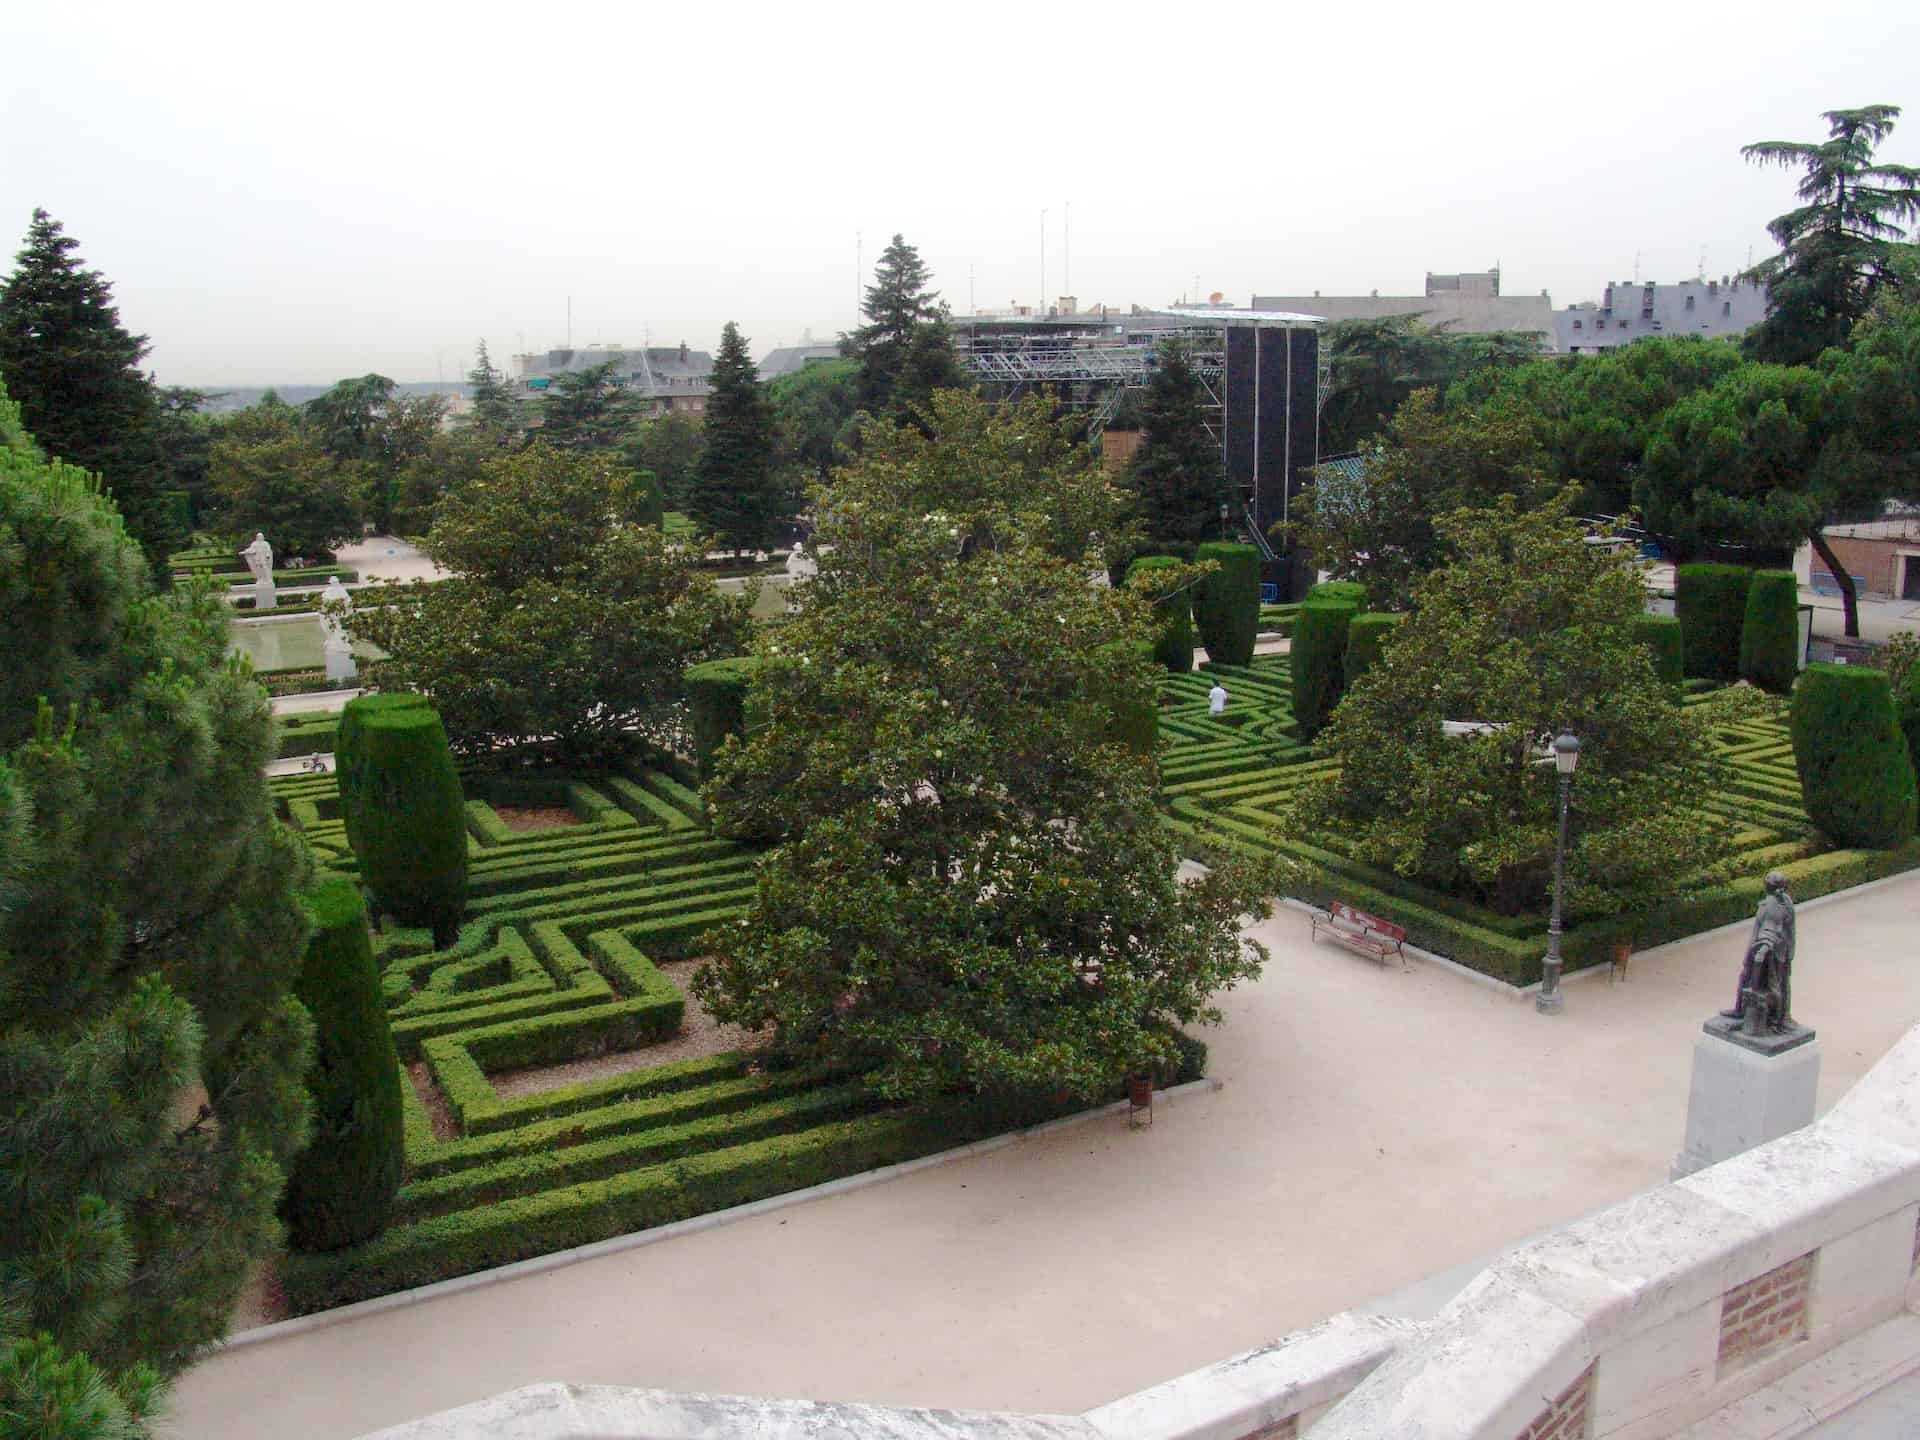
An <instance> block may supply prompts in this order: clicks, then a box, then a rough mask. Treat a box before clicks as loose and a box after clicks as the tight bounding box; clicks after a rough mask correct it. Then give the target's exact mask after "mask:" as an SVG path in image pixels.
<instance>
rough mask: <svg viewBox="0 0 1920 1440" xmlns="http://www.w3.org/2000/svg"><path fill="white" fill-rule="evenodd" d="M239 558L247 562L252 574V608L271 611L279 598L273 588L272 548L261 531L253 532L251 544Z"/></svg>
mask: <svg viewBox="0 0 1920 1440" xmlns="http://www.w3.org/2000/svg"><path fill="white" fill-rule="evenodd" d="M240 558H241V559H242V560H245V561H246V562H247V569H248V570H250V571H251V572H252V573H253V608H254V610H255V611H256V612H257V611H261V610H271V609H273V608H274V606H275V605H276V604H277V603H279V597H278V596H277V595H276V594H275V593H274V588H273V546H271V545H269V544H268V543H267V537H266V535H265V534H263V533H262V532H261V531H258V530H256V531H254V532H253V543H252V544H251V545H249V546H247V548H246V549H244V550H242V551H241V552H240Z"/></svg>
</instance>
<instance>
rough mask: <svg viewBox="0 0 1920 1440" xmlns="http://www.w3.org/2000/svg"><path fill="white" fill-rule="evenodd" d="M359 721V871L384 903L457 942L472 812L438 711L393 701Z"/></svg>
mask: <svg viewBox="0 0 1920 1440" xmlns="http://www.w3.org/2000/svg"><path fill="white" fill-rule="evenodd" d="M360 724H361V734H360V738H359V741H358V743H359V744H360V745H361V746H362V747H364V754H363V757H362V758H361V760H360V761H359V763H360V764H361V765H362V766H363V767H364V769H363V771H362V775H361V779H360V782H359V788H358V798H357V800H356V803H355V808H356V809H357V810H358V812H359V817H360V818H359V825H358V828H359V834H360V843H359V845H358V846H357V847H356V848H355V851H354V853H355V855H357V856H358V857H359V860H360V878H361V880H363V881H364V882H365V883H366V886H367V889H368V890H370V891H371V892H372V893H373V897H374V900H375V901H376V902H377V903H378V904H379V905H380V907H381V908H382V909H383V910H386V911H388V912H389V913H391V914H393V915H395V916H396V917H398V918H399V919H400V920H402V921H404V922H405V923H406V924H408V925H426V926H431V927H432V929H433V935H434V943H435V944H436V945H442V946H444V945H449V944H452V943H453V937H454V933H455V932H456V931H457V930H458V929H459V928H460V917H461V915H462V913H463V912H464V911H465V909H466V904H467V812H466V803H465V799H464V797H463V796H462V795H461V793H460V777H459V775H457V774H456V773H455V772H454V768H453V753H452V752H451V751H450V750H448V748H447V732H446V729H445V727H444V726H442V725H441V723H440V713H439V712H438V711H437V710H435V709H433V707H432V706H429V705H412V706H398V705H396V706H392V707H387V708H382V709H378V710H374V711H372V712H371V713H368V714H366V715H364V716H363V717H362V719H361V722H360Z"/></svg>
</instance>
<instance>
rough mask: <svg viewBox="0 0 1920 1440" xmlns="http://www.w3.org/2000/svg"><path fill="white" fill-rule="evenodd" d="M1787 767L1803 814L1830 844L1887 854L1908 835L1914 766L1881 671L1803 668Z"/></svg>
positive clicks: (1853, 667) (1796, 693)
mask: <svg viewBox="0 0 1920 1440" xmlns="http://www.w3.org/2000/svg"><path fill="white" fill-rule="evenodd" d="M1793 762H1794V765H1795V766H1796V768H1798V770H1799V771H1800V794H1801V797H1802V799H1803V800H1804V801H1805V803H1806V807H1807V814H1808V816H1809V817H1811V818H1812V820H1813V823H1814V824H1815V825H1816V826H1817V827H1819V829H1820V831H1821V832H1822V833H1823V834H1825V835H1826V836H1827V838H1828V839H1830V840H1832V841H1833V843H1834V844H1836V845H1841V846H1849V847H1861V848H1865V849H1873V850H1890V849H1892V848H1893V847H1894V846H1896V845H1900V844H1904V843H1905V842H1906V841H1907V840H1909V839H1911V838H1912V836H1913V824H1914V810H1915V795H1914V773H1913V761H1912V760H1911V759H1910V758H1909V757H1908V754H1907V742H1906V737H1905V736H1903V735H1902V734H1901V733H1900V726H1899V724H1898V723H1897V722H1896V721H1895V719H1894V710H1893V692H1892V689H1891V688H1890V687H1889V686H1888V684H1887V676H1886V672H1885V671H1882V670H1875V669H1873V668H1871V667H1869V666H1866V665H1829V664H1824V663H1822V664H1816V665H1809V666H1808V667H1807V668H1806V670H1805V671H1803V672H1802V673H1801V676H1800V684H1799V685H1798V687H1796V688H1795V690H1794V692H1793Z"/></svg>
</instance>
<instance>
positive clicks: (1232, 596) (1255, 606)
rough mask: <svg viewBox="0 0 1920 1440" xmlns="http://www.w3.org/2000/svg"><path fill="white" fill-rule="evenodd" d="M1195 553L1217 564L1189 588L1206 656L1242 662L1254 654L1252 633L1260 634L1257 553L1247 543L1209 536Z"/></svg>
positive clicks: (1224, 662) (1222, 661) (1197, 557)
mask: <svg viewBox="0 0 1920 1440" xmlns="http://www.w3.org/2000/svg"><path fill="white" fill-rule="evenodd" d="M1193 558H1194V559H1195V560H1202V561H1205V560H1211V561H1213V562H1214V564H1215V565H1216V566H1217V567H1218V568H1217V569H1216V570H1215V571H1214V572H1213V573H1212V574H1211V575H1209V576H1207V577H1206V579H1204V580H1202V581H1201V582H1200V583H1199V584H1198V585H1196V586H1194V589H1193V619H1194V625H1195V627H1196V628H1197V629H1198V630H1199V631H1200V643H1201V644H1202V645H1204V646H1205V647H1206V650H1207V659H1209V660H1211V661H1214V662H1215V663H1217V664H1221V665H1245V664H1247V663H1248V662H1249V661H1251V660H1252V659H1253V641H1254V637H1255V636H1256V635H1258V634H1259V633H1260V552H1259V551H1258V550H1256V549H1254V548H1253V546H1251V545H1235V544H1232V543H1230V542H1228V541H1225V540H1209V541H1208V542H1207V543H1206V544H1204V545H1202V546H1200V547H1199V548H1198V549H1197V550H1195V551H1194V556H1193Z"/></svg>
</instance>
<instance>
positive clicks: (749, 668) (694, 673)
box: [681, 655, 766, 775]
mask: <svg viewBox="0 0 1920 1440" xmlns="http://www.w3.org/2000/svg"><path fill="white" fill-rule="evenodd" d="M765 663H766V662H765V661H763V660H761V659H760V657H759V656H757V655H735V656H732V657H731V658H729V659H726V660H707V661H704V662H702V663H701V664H698V665H689V666H688V667H687V671H686V674H685V675H684V676H682V677H681V683H682V684H683V685H684V686H685V687H686V691H687V710H688V715H689V719H690V720H691V722H692V725H693V751H694V755H695V756H696V757H697V758H698V759H699V761H700V773H701V774H702V775H705V774H708V773H709V772H710V771H711V770H712V769H713V757H714V756H715V755H717V754H718V753H719V752H720V747H721V746H722V745H724V744H726V743H727V736H729V735H740V736H743V737H744V735H745V734H746V723H747V691H748V689H749V688H750V687H751V685H752V684H753V677H754V676H755V675H757V674H759V673H760V669H761V667H762V666H763V665H764V664H765Z"/></svg>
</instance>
